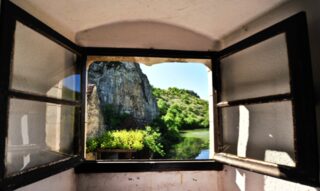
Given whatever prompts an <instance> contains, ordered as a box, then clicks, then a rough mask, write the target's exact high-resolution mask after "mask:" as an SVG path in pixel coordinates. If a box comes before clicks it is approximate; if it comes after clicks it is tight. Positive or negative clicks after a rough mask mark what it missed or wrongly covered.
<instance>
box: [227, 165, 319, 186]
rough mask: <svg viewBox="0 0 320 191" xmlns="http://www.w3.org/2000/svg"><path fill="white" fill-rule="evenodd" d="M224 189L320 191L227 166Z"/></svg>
mask: <svg viewBox="0 0 320 191" xmlns="http://www.w3.org/2000/svg"><path fill="white" fill-rule="evenodd" d="M222 173H223V175H222V177H223V189H222V190H226V191H229V190H232V191H256V190H261V191H320V189H319V188H315V187H310V186H306V185H302V184H299V183H295V182H290V181H286V180H281V179H278V178H273V177H270V176H263V175H260V174H256V173H253V172H249V171H246V170H241V169H237V168H233V167H230V166H225V167H224V170H223V172H222Z"/></svg>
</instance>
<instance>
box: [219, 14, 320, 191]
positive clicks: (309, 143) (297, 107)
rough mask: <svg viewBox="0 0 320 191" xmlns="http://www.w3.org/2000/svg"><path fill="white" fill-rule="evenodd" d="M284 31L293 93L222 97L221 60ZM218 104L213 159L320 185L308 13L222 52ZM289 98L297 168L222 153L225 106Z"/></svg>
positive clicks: (272, 27) (291, 18)
mask: <svg viewBox="0 0 320 191" xmlns="http://www.w3.org/2000/svg"><path fill="white" fill-rule="evenodd" d="M279 34H285V37H286V43H287V52H288V62H289V76H290V90H291V91H290V93H288V94H278V95H272V96H263V97H256V98H249V99H241V100H231V101H226V100H222V99H221V92H222V85H221V73H220V68H221V66H220V65H221V60H222V59H223V58H226V57H228V56H230V55H232V54H235V53H237V52H239V51H242V50H245V49H246V48H250V47H252V46H253V45H255V44H258V43H260V42H263V41H265V40H268V39H270V38H272V37H274V36H276V35H279ZM213 64H214V65H213V68H214V70H213V71H214V77H213V81H214V82H213V83H214V94H215V99H216V100H215V103H216V104H214V111H215V112H214V113H215V117H214V118H215V121H214V123H215V129H214V136H215V143H214V145H215V148H214V150H215V151H214V153H215V154H214V157H213V158H214V159H215V160H216V161H219V162H221V163H223V164H228V165H231V166H234V167H239V168H242V169H246V170H249V171H253V172H257V173H260V174H264V175H269V176H273V177H277V178H281V179H286V180H291V181H296V182H300V183H304V184H308V185H315V186H319V172H318V171H319V168H318V167H319V166H318V162H319V161H318V143H317V133H316V131H317V126H316V117H315V104H314V103H315V102H314V93H313V80H312V71H311V60H310V50H309V39H308V31H307V21H306V14H305V13H304V12H300V13H297V14H296V15H294V16H291V17H289V18H288V19H285V20H284V21H281V22H279V23H277V24H275V25H273V26H270V27H268V28H267V29H264V30H262V31H260V32H258V33H256V34H254V35H252V36H250V37H248V38H246V39H244V40H242V41H240V42H238V43H236V44H234V45H231V46H230V47H227V48H225V49H223V50H222V51H220V52H219V56H218V58H216V60H215V62H213ZM286 100H290V101H291V102H292V110H293V124H294V127H293V128H294V142H295V145H294V146H295V155H296V167H289V166H284V165H275V164H274V163H268V162H264V161H260V160H254V159H250V158H245V157H240V156H236V155H232V154H228V153H224V152H223V130H222V111H221V108H223V107H231V106H239V105H246V104H260V103H272V102H278V101H286Z"/></svg>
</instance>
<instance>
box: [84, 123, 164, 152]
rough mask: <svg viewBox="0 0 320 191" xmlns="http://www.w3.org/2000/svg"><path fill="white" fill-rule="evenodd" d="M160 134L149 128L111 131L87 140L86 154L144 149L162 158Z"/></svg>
mask: <svg viewBox="0 0 320 191" xmlns="http://www.w3.org/2000/svg"><path fill="white" fill-rule="evenodd" d="M160 137H161V134H160V133H159V132H156V131H154V130H153V129H152V128H151V127H146V130H112V131H106V132H104V133H103V134H102V135H101V136H100V137H96V138H91V139H88V140H87V152H95V151H96V150H97V149H99V148H101V149H132V150H136V151H141V150H143V149H144V148H145V149H149V150H150V151H151V152H153V153H157V154H159V155H160V156H164V155H165V153H164V151H163V149H162V148H163V146H162V145H161V143H160V142H159V139H160Z"/></svg>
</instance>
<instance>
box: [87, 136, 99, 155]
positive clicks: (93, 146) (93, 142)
mask: <svg viewBox="0 0 320 191" xmlns="http://www.w3.org/2000/svg"><path fill="white" fill-rule="evenodd" d="M99 145H100V141H99V139H98V138H91V139H88V140H87V152H94V151H96V150H97V148H98V147H99Z"/></svg>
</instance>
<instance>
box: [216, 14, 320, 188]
mask: <svg viewBox="0 0 320 191" xmlns="http://www.w3.org/2000/svg"><path fill="white" fill-rule="evenodd" d="M308 46H309V45H308V37H307V26H306V18H305V15H304V14H303V13H300V14H297V15H295V16H293V17H291V18H289V19H287V20H285V21H282V22H280V23H278V24H276V25H274V26H271V27H269V28H267V29H265V30H263V31H261V32H259V33H257V34H255V35H253V36H251V37H249V38H247V39H245V40H243V41H241V42H239V43H237V44H235V45H232V46H230V47H228V48H226V49H224V50H222V51H221V52H220V53H219V58H218V59H216V62H214V66H213V71H215V78H214V84H215V95H216V98H215V99H216V104H215V154H214V157H213V158H214V159H215V160H216V161H219V162H222V163H225V164H229V165H233V166H236V167H240V168H244V169H248V170H252V171H255V172H258V173H262V174H267V175H271V176H275V177H281V178H285V179H291V180H296V181H301V180H302V181H304V182H309V183H316V182H317V181H318V176H317V174H318V168H317V167H318V157H317V141H316V124H315V113H314V112H315V111H314V103H313V92H312V89H313V87H312V77H311V68H310V60H309V47H308Z"/></svg>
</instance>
